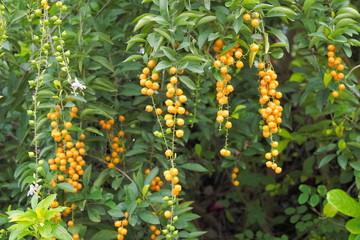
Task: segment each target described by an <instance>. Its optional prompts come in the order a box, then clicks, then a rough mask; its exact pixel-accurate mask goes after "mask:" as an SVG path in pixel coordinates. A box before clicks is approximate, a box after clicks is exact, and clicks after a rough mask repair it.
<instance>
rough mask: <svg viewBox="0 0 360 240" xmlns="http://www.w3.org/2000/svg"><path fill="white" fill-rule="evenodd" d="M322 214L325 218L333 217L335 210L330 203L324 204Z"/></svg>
mask: <svg viewBox="0 0 360 240" xmlns="http://www.w3.org/2000/svg"><path fill="white" fill-rule="evenodd" d="M323 213H324V215H325V216H326V217H334V216H335V215H336V213H337V210H336V208H334V207H333V206H332V205H331V204H330V203H326V204H325V206H324V209H323Z"/></svg>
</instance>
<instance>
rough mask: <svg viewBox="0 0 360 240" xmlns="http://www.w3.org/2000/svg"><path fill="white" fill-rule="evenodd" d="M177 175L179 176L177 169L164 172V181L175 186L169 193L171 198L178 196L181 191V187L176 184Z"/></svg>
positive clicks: (177, 181) (177, 180)
mask: <svg viewBox="0 0 360 240" xmlns="http://www.w3.org/2000/svg"><path fill="white" fill-rule="evenodd" d="M178 174H179V170H178V169H177V168H170V170H165V171H164V177H165V180H166V181H168V182H170V181H171V182H172V183H173V184H175V185H174V187H173V189H172V193H171V194H172V195H173V196H177V195H179V193H180V191H181V185H180V184H178V183H179V178H178V177H177V175H178Z"/></svg>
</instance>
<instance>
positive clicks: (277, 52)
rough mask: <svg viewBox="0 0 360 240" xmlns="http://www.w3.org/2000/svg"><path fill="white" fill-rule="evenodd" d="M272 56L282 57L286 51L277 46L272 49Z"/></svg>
mask: <svg viewBox="0 0 360 240" xmlns="http://www.w3.org/2000/svg"><path fill="white" fill-rule="evenodd" d="M271 56H273V58H275V59H280V58H282V57H283V56H284V52H283V50H282V49H281V48H276V49H274V50H272V51H271Z"/></svg>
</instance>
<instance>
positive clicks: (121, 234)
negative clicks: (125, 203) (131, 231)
mask: <svg viewBox="0 0 360 240" xmlns="http://www.w3.org/2000/svg"><path fill="white" fill-rule="evenodd" d="M124 217H125V219H123V220H118V221H116V222H115V223H114V226H115V227H116V228H117V231H118V234H117V236H116V239H117V240H123V239H124V238H125V236H126V235H127V233H128V230H127V229H126V228H125V227H126V226H127V225H129V221H128V220H127V219H128V218H129V214H128V213H127V212H125V213H124Z"/></svg>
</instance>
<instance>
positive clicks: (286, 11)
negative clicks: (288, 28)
mask: <svg viewBox="0 0 360 240" xmlns="http://www.w3.org/2000/svg"><path fill="white" fill-rule="evenodd" d="M272 12H280V13H283V14H285V15H286V16H287V17H288V18H289V19H291V18H292V17H293V16H295V15H296V12H294V11H293V10H292V9H290V8H287V7H282V6H278V7H273V8H271V9H270V10H269V11H268V13H272Z"/></svg>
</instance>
